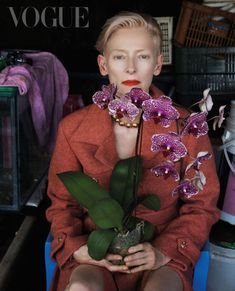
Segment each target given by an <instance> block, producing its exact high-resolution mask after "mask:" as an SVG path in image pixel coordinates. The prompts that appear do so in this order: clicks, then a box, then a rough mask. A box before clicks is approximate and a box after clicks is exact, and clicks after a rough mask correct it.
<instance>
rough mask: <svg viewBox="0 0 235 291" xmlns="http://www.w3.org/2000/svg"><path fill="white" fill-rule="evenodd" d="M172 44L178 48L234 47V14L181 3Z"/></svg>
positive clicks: (186, 2) (187, 2)
mask: <svg viewBox="0 0 235 291" xmlns="http://www.w3.org/2000/svg"><path fill="white" fill-rule="evenodd" d="M174 43H175V45H176V46H180V47H182V46H183V47H226V46H235V14H234V13H231V12H227V11H224V10H222V9H219V8H215V7H209V6H206V5H201V4H197V3H192V2H189V1H183V3H182V7H181V12H180V15H179V19H178V22H177V26H176V32H175V37H174Z"/></svg>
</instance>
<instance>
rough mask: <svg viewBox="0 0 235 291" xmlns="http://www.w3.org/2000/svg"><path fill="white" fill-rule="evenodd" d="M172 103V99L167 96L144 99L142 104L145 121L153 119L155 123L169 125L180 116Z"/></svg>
mask: <svg viewBox="0 0 235 291" xmlns="http://www.w3.org/2000/svg"><path fill="white" fill-rule="evenodd" d="M171 104H172V101H171V99H170V97H167V96H161V97H160V98H159V99H149V100H146V101H144V102H143V104H142V109H143V111H144V114H143V119H144V120H145V121H147V120H151V119H153V120H154V122H155V123H160V124H161V125H162V126H163V127H169V126H170V124H171V122H172V121H173V120H176V119H178V118H179V116H180V114H179V112H178V111H177V110H176V109H175V107H173V106H172V105H171Z"/></svg>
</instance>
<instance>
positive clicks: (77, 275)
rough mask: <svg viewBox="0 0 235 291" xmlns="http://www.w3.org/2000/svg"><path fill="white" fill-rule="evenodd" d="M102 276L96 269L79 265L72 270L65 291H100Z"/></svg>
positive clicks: (101, 288)
mask: <svg viewBox="0 0 235 291" xmlns="http://www.w3.org/2000/svg"><path fill="white" fill-rule="evenodd" d="M103 285H104V284H103V276H102V272H101V271H100V270H99V268H98V267H96V266H92V265H80V266H78V267H77V268H76V269H74V270H73V272H72V274H71V276H70V281H69V284H68V286H67V288H66V289H65V291H102V290H103Z"/></svg>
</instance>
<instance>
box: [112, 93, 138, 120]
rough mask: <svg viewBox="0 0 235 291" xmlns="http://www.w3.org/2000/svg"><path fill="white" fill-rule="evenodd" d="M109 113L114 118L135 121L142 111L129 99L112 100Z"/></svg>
mask: <svg viewBox="0 0 235 291" xmlns="http://www.w3.org/2000/svg"><path fill="white" fill-rule="evenodd" d="M108 109H109V113H110V115H112V116H113V117H114V118H122V117H126V118H128V119H129V120H130V121H133V120H134V119H135V118H136V116H137V115H138V114H139V113H140V110H139V109H138V108H137V107H136V106H135V105H134V104H133V103H131V102H130V101H129V100H128V99H127V98H125V97H124V98H121V99H115V100H112V101H111V102H110V103H109V105H108Z"/></svg>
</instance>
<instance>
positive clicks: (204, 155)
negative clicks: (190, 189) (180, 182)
mask: <svg viewBox="0 0 235 291" xmlns="http://www.w3.org/2000/svg"><path fill="white" fill-rule="evenodd" d="M211 157H212V154H210V153H208V152H199V153H198V155H197V158H196V159H193V161H192V162H191V163H190V164H188V166H187V167H186V170H185V172H187V171H188V170H190V169H194V170H196V171H199V168H200V166H201V164H202V162H203V161H206V160H209V159H210V158H211Z"/></svg>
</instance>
